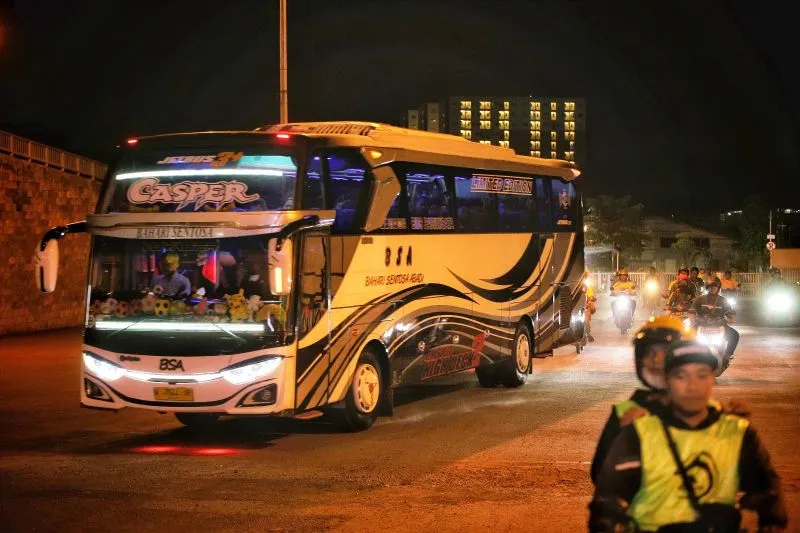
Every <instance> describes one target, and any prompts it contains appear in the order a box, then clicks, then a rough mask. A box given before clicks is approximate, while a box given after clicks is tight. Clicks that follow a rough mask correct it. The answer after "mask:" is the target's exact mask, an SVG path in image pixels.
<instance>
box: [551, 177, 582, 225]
mask: <svg viewBox="0 0 800 533" xmlns="http://www.w3.org/2000/svg"><path fill="white" fill-rule="evenodd" d="M551 186H552V188H553V196H552V198H553V200H552V210H553V223H554V230H555V231H575V224H576V222H577V220H578V219H577V216H578V205H577V196H576V194H575V185H573V184H572V183H570V182H568V181H561V180H559V179H553V180H551Z"/></svg>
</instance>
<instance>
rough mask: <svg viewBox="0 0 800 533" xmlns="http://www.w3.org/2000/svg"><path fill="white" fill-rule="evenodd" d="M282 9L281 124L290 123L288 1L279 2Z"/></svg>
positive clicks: (280, 0)
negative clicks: (287, 74)
mask: <svg viewBox="0 0 800 533" xmlns="http://www.w3.org/2000/svg"><path fill="white" fill-rule="evenodd" d="M278 2H279V4H280V7H279V12H280V54H281V60H280V106H281V113H280V116H281V124H286V123H287V122H289V90H288V88H287V78H286V72H287V70H288V67H287V65H286V0H278Z"/></svg>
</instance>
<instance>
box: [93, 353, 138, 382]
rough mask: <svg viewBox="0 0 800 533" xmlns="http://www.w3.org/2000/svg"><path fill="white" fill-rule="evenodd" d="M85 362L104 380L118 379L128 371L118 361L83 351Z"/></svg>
mask: <svg viewBox="0 0 800 533" xmlns="http://www.w3.org/2000/svg"><path fill="white" fill-rule="evenodd" d="M83 364H84V365H86V368H87V369H89V371H90V372H91V373H92V374H94V375H95V376H97V377H98V378H100V379H102V380H103V381H116V380H118V379H119V378H121V377H122V376H124V375H125V372H127V370H125V369H124V368H122V367H121V366H119V365H118V364H116V363H112V362H111V361H108V360H106V359H103V358H102V357H97V356H96V355H93V354H88V353H86V352H83Z"/></svg>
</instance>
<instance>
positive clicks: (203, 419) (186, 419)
mask: <svg viewBox="0 0 800 533" xmlns="http://www.w3.org/2000/svg"><path fill="white" fill-rule="evenodd" d="M175 418H177V419H178V422H180V423H181V424H183V425H184V426H186V427H190V428H197V429H206V428H210V427H211V426H213V425H214V424H216V422H217V420H219V415H218V414H217V413H175Z"/></svg>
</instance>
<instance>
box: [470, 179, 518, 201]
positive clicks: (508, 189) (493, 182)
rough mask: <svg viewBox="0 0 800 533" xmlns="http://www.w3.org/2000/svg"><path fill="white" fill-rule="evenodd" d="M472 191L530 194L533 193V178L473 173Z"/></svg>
mask: <svg viewBox="0 0 800 533" xmlns="http://www.w3.org/2000/svg"><path fill="white" fill-rule="evenodd" d="M470 191H471V192H497V193H503V194H519V195H525V196H530V195H532V194H533V180H532V179H530V178H520V177H516V176H493V175H488V174H473V175H472V180H471V182H470Z"/></svg>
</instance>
